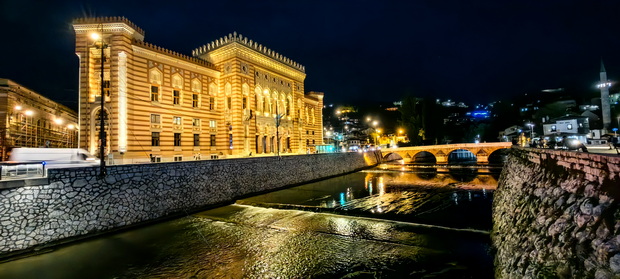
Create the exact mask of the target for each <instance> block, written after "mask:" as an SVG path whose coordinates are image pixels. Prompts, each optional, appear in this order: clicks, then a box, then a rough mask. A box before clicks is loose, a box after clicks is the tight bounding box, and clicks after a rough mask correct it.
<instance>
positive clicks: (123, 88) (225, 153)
mask: <svg viewBox="0 0 620 279" xmlns="http://www.w3.org/2000/svg"><path fill="white" fill-rule="evenodd" d="M73 27H74V30H75V33H76V54H77V55H78V57H79V59H80V62H79V63H80V89H79V92H80V112H79V115H80V116H79V118H80V119H79V120H80V142H79V144H80V147H82V148H85V149H88V150H89V151H90V152H91V153H92V154H99V145H100V144H99V127H100V125H99V111H100V107H101V104H100V101H101V99H100V95H101V88H102V83H101V78H100V76H101V52H102V51H101V46H102V45H103V46H104V48H103V55H104V57H105V58H104V60H103V80H104V82H103V88H104V94H103V95H104V98H105V102H104V107H105V112H106V116H105V119H106V121H105V128H104V129H105V132H106V135H107V141H106V150H105V153H106V154H107V155H108V157H107V158H108V160H109V162H110V163H114V164H118V163H135V162H148V161H179V160H183V161H187V160H196V159H215V158H223V157H227V158H231V157H244V156H255V155H257V154H258V155H260V154H269V155H275V154H277V153H278V151H279V153H281V154H291V153H307V152H309V151H310V152H311V151H313V150H314V145H318V144H322V131H323V128H322V108H323V93H320V92H308V93H306V92H304V79H305V77H306V74H305V69H304V67H303V66H301V65H299V64H298V63H295V62H293V61H292V60H290V59H288V58H286V57H283V56H282V55H280V54H278V53H275V52H274V51H272V50H270V49H268V48H266V47H264V46H262V45H260V44H257V43H256V42H253V41H252V40H249V39H248V38H244V37H243V36H241V35H237V34H236V33H235V34H229V35H228V36H226V37H223V38H219V39H217V40H215V41H213V42H211V43H209V44H206V45H204V46H201V47H199V48H197V49H196V50H194V51H193V53H192V56H191V57H190V56H186V55H182V54H179V53H176V52H174V51H170V50H167V49H164V48H161V47H159V46H155V45H152V44H150V43H147V42H145V41H144V31H143V30H142V29H140V28H139V27H137V26H135V25H134V24H133V23H131V22H130V21H128V20H127V19H125V18H120V17H112V18H83V19H77V20H75V21H74V23H73ZM92 33H98V34H103V37H102V38H101V39H92V38H91V37H90V35H91V34H92ZM278 115H279V116H280V118H281V120H280V122H279V125H277V124H276V120H277V118H278ZM278 137H279V138H280V141H279V142H280V144H279V146H280V148H279V150H278V149H277V146H278V140H277V138H278Z"/></svg>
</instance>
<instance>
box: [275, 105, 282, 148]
mask: <svg viewBox="0 0 620 279" xmlns="http://www.w3.org/2000/svg"><path fill="white" fill-rule="evenodd" d="M278 106H279V103H278V100H277V99H276V150H277V151H276V153H277V156H278V157H280V120H282V117H283V116H284V114H279V113H278Z"/></svg>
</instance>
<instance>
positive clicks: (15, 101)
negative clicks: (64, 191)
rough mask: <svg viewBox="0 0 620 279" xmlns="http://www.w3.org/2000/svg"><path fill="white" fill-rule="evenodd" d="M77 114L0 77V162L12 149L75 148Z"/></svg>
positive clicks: (5, 158) (6, 157)
mask: <svg viewBox="0 0 620 279" xmlns="http://www.w3.org/2000/svg"><path fill="white" fill-rule="evenodd" d="M77 122H78V121H77V113H76V112H75V111H73V110H72V109H69V108H68V107H66V106H64V105H61V104H59V103H57V102H54V101H52V100H50V99H48V98H46V97H44V96H42V95H41V94H38V93H36V92H34V91H32V90H30V89H28V88H26V87H24V86H22V85H20V84H17V83H15V82H13V81H12V80H9V79H4V78H0V123H1V124H0V159H2V160H3V161H4V160H7V159H8V154H9V152H10V151H11V149H12V148H14V147H63V148H64V147H70V148H73V147H77V144H76V142H77V133H78V131H77V128H78V127H77V126H78V125H77Z"/></svg>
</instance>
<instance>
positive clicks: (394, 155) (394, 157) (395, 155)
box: [383, 152, 403, 162]
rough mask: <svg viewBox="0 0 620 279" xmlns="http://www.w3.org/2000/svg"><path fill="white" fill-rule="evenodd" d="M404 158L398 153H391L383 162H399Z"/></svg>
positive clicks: (384, 157)
mask: <svg viewBox="0 0 620 279" xmlns="http://www.w3.org/2000/svg"><path fill="white" fill-rule="evenodd" d="M402 159H403V157H402V156H401V155H400V154H398V153H396V152H391V153H388V154H386V155H385V156H383V161H385V162H391V161H398V160H402Z"/></svg>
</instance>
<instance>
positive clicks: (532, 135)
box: [527, 123, 534, 139]
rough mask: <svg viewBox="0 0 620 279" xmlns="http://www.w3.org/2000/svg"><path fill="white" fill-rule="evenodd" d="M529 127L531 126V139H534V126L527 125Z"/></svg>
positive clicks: (531, 124)
mask: <svg viewBox="0 0 620 279" xmlns="http://www.w3.org/2000/svg"><path fill="white" fill-rule="evenodd" d="M527 126H530V139H532V138H534V124H533V123H527Z"/></svg>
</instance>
